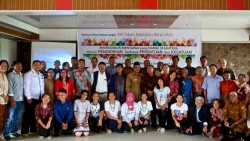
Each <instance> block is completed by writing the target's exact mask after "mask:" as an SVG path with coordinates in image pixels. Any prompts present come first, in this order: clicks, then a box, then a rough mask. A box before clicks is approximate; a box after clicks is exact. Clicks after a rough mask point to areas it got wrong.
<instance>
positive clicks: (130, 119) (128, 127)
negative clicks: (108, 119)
mask: <svg viewBox="0 0 250 141" xmlns="http://www.w3.org/2000/svg"><path fill="white" fill-rule="evenodd" d="M121 114H122V126H123V129H124V130H125V132H131V133H134V131H138V130H139V123H138V119H139V106H138V104H137V103H135V97H134V95H133V93H128V94H127V96H126V102H125V103H124V104H122V108H121Z"/></svg>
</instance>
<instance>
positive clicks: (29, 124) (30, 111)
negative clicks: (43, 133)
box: [21, 99, 40, 134]
mask: <svg viewBox="0 0 250 141" xmlns="http://www.w3.org/2000/svg"><path fill="white" fill-rule="evenodd" d="M38 103H40V100H37V99H32V103H31V104H29V103H28V102H27V100H25V105H24V108H25V109H24V114H23V121H22V130H21V134H28V133H29V132H31V133H35V132H36V131H37V128H36V117H35V108H36V105H37V104H38Z"/></svg>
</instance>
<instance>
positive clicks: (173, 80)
mask: <svg viewBox="0 0 250 141" xmlns="http://www.w3.org/2000/svg"><path fill="white" fill-rule="evenodd" d="M168 80H169V85H168V87H169V89H170V93H169V95H168V108H169V109H168V113H167V127H166V128H167V129H172V128H173V124H174V121H173V118H172V113H171V109H170V107H171V105H172V104H174V103H176V96H177V94H178V91H179V83H178V81H177V73H176V71H174V70H172V71H170V73H169V79H168Z"/></svg>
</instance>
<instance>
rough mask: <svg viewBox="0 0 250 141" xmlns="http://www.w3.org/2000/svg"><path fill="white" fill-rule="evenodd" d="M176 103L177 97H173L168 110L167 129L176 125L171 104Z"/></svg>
mask: <svg viewBox="0 0 250 141" xmlns="http://www.w3.org/2000/svg"><path fill="white" fill-rule="evenodd" d="M174 103H176V99H175V98H172V99H171V101H170V102H169V103H168V112H167V129H172V128H173V127H174V120H173V118H172V112H171V109H170V108H171V105H172V104H174Z"/></svg>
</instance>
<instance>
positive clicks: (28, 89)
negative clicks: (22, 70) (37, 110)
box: [24, 69, 44, 99]
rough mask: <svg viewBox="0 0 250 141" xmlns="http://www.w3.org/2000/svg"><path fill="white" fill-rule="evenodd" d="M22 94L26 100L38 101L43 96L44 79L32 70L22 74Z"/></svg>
mask: <svg viewBox="0 0 250 141" xmlns="http://www.w3.org/2000/svg"><path fill="white" fill-rule="evenodd" d="M24 94H25V96H26V97H27V99H39V98H40V96H42V95H43V94H44V77H43V75H42V74H41V73H40V72H38V73H37V72H36V71H34V70H33V69H32V70H31V71H29V72H27V73H26V74H24Z"/></svg>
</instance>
